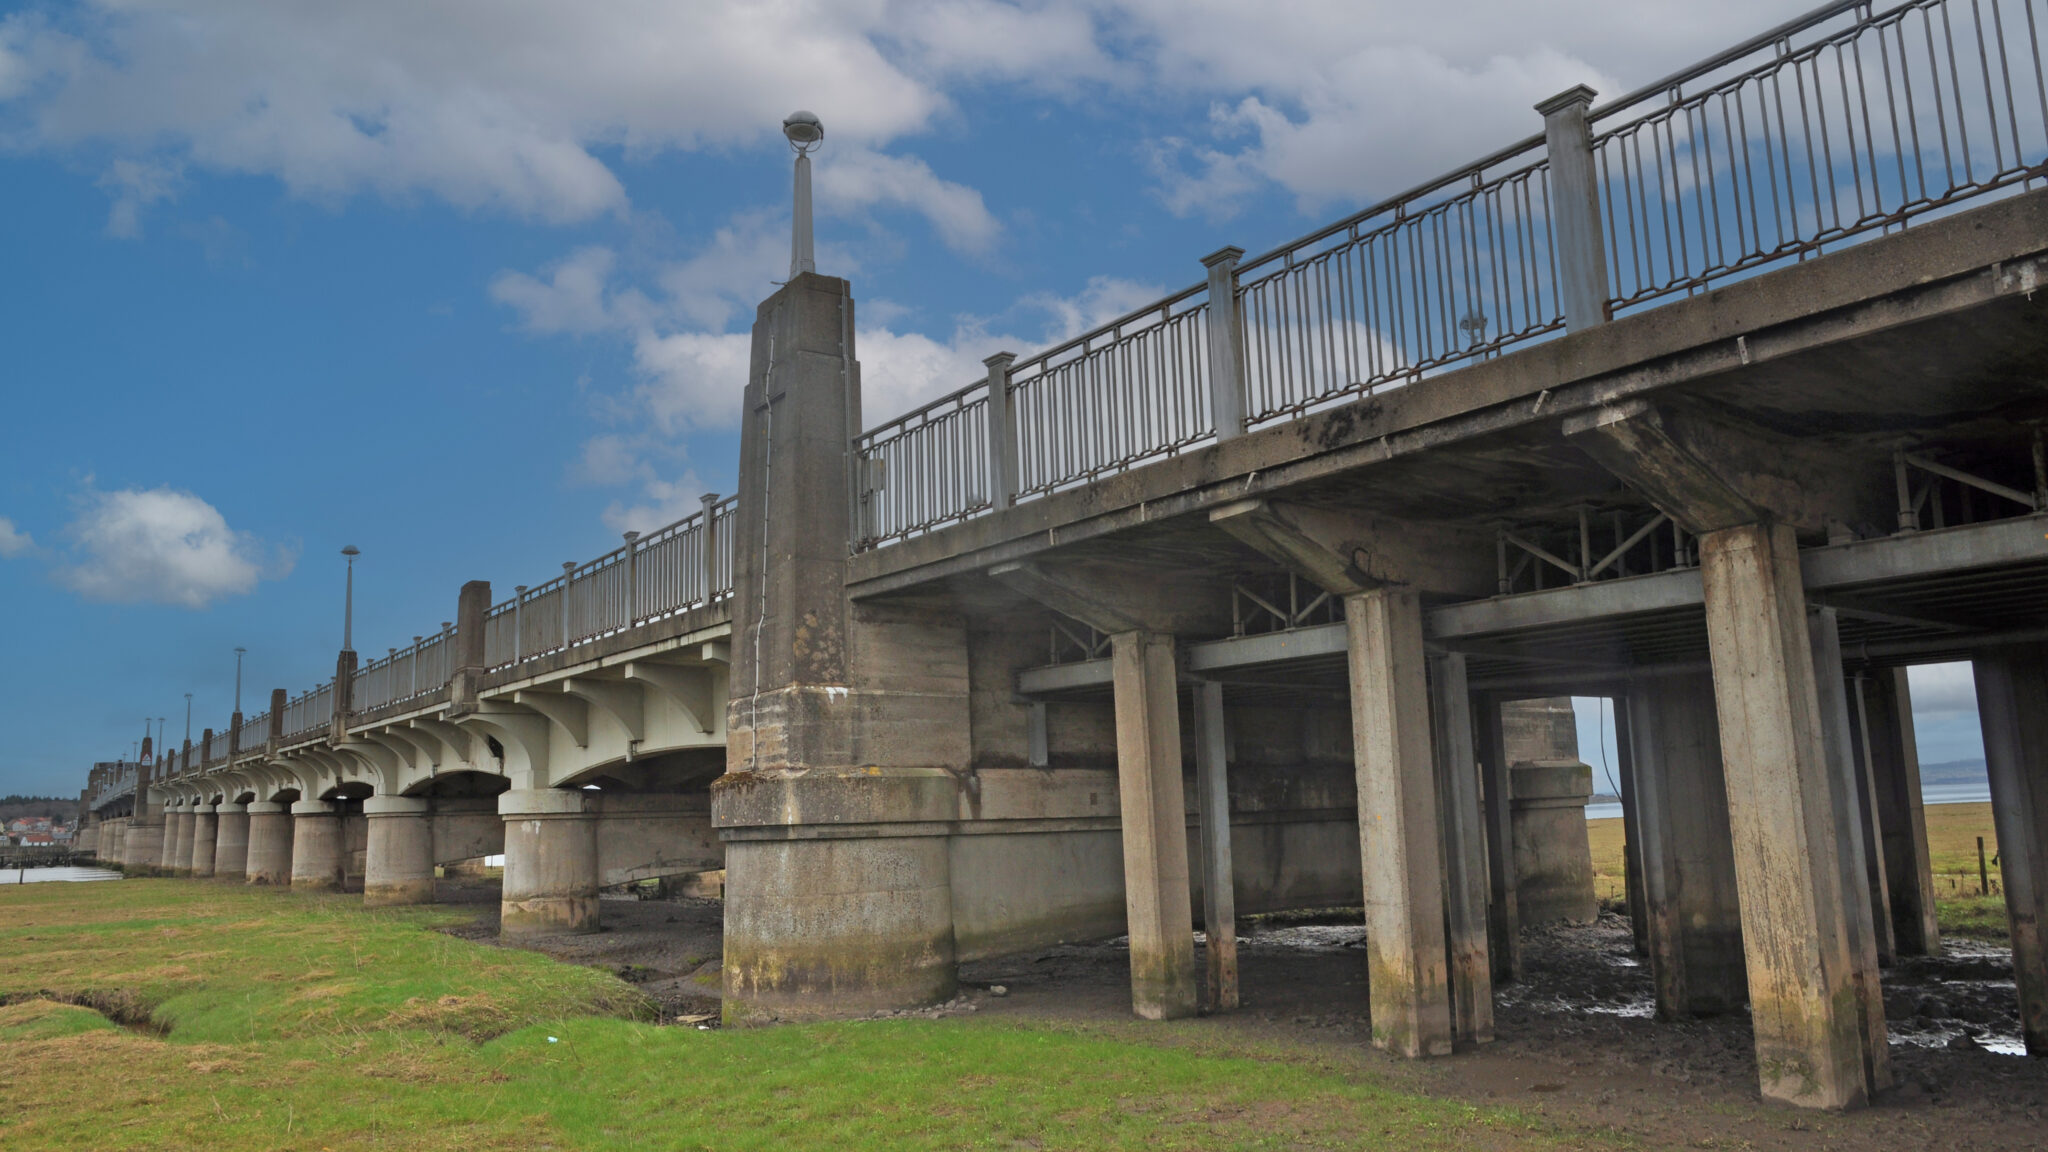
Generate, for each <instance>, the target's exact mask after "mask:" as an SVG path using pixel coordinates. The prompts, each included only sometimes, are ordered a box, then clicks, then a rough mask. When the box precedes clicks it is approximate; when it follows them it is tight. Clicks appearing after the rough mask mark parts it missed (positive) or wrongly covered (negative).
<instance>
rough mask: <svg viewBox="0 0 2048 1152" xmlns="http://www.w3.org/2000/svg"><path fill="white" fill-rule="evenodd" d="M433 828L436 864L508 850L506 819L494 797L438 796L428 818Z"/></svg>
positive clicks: (470, 858)
mask: <svg viewBox="0 0 2048 1152" xmlns="http://www.w3.org/2000/svg"><path fill="white" fill-rule="evenodd" d="M427 819H428V821H429V822H430V823H431V824H432V825H433V831H432V840H433V844H434V863H436V864H452V863H454V862H455V861H457V860H474V859H476V858H477V857H479V856H498V855H502V854H503V853H504V851H505V820H504V818H503V817H501V816H499V815H498V802H497V800H496V799H495V798H494V797H476V798H462V799H451V798H448V797H435V798H434V801H433V807H432V809H431V810H430V811H429V813H428V816H427Z"/></svg>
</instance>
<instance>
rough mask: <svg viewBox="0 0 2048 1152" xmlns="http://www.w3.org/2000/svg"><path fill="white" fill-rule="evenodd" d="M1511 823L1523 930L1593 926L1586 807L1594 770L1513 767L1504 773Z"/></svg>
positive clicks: (1595, 900) (1547, 764)
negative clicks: (1563, 924) (1546, 926)
mask: <svg viewBox="0 0 2048 1152" xmlns="http://www.w3.org/2000/svg"><path fill="white" fill-rule="evenodd" d="M1508 779H1509V788H1510V789H1511V790H1512V792H1511V795H1512V797H1513V799H1512V804H1513V811H1514V822H1515V899H1516V902H1517V905H1518V908H1519V910H1520V913H1521V918H1522V923H1524V924H1553V923H1557V922H1559V921H1564V922H1567V923H1572V924H1591V923H1592V922H1593V921H1594V920H1597V919H1599V916H1600V900H1599V897H1598V896H1597V895H1596V894H1595V893H1594V891H1593V849H1592V843H1591V841H1590V840H1589V839H1588V837H1587V833H1586V802H1587V801H1589V800H1591V799H1592V798H1593V769H1592V767H1591V766H1590V765H1587V764H1584V763H1581V762H1579V761H1577V760H1546V761H1537V762H1535V763H1527V764H1516V765H1514V766H1513V768H1512V769H1511V770H1510V771H1509V773H1508Z"/></svg>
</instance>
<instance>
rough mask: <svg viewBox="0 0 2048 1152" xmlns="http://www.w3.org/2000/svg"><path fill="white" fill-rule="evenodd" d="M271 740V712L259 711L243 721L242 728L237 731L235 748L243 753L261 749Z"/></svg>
mask: <svg viewBox="0 0 2048 1152" xmlns="http://www.w3.org/2000/svg"><path fill="white" fill-rule="evenodd" d="M269 742H270V713H268V712H258V713H257V714H256V715H254V716H251V717H249V718H248V719H246V720H244V721H242V727H241V730H240V731H238V732H236V733H235V750H236V751H237V752H239V753H241V754H243V755H247V754H248V753H250V752H254V751H257V750H259V749H261V748H262V747H263V746H264V745H265V744H268V743H269Z"/></svg>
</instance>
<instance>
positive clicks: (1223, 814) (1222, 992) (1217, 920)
mask: <svg viewBox="0 0 2048 1152" xmlns="http://www.w3.org/2000/svg"><path fill="white" fill-rule="evenodd" d="M1223 725H1224V719H1223V685H1221V684H1218V683H1216V682H1215V681H1213V680H1212V681H1204V682H1203V683H1200V684H1197V685H1196V686H1195V795H1196V796H1197V797H1198V798H1199V800H1200V802H1201V813H1200V816H1199V820H1200V823H1201V832H1202V930H1203V934H1204V936H1205V937H1206V938H1207V940H1208V946H1207V949H1206V951H1207V956H1208V961H1209V964H1208V982H1207V991H1208V998H1209V1007H1210V1009H1211V1010H1212V1011H1217V1012H1227V1011H1229V1010H1231V1009H1233V1008H1236V1007H1237V1006H1238V993H1237V874H1236V870H1235V869H1234V868H1233V867H1232V865H1231V859H1230V780H1229V763H1228V758H1229V749H1230V743H1229V734H1228V733H1227V732H1225V731H1224V727H1223Z"/></svg>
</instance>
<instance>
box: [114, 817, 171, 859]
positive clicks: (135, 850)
mask: <svg viewBox="0 0 2048 1152" xmlns="http://www.w3.org/2000/svg"><path fill="white" fill-rule="evenodd" d="M163 859H164V826H163V825H162V824H144V823H142V822H141V817H139V816H138V817H136V818H134V819H132V820H130V821H128V826H127V828H125V829H124V830H123V831H122V833H121V868H122V870H123V871H127V872H154V871H156V870H158V869H160V868H162V867H163Z"/></svg>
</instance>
